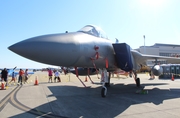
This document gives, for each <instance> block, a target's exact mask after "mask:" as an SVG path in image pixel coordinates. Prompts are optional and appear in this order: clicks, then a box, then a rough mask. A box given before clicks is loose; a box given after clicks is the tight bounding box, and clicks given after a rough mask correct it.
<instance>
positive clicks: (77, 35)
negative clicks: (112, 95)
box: [9, 25, 180, 97]
mask: <svg viewBox="0 0 180 118" xmlns="http://www.w3.org/2000/svg"><path fill="white" fill-rule="evenodd" d="M9 49H10V50H11V51H13V52H15V53H17V54H19V55H21V56H23V57H25V58H28V59H30V60H34V61H37V62H41V63H45V64H51V65H57V66H64V67H75V70H76V71H75V72H76V75H77V77H78V73H81V72H79V71H81V70H83V69H78V68H91V70H96V71H97V70H99V69H101V70H105V72H109V78H108V80H107V81H105V83H104V84H103V88H102V91H101V95H102V97H105V96H106V92H107V88H106V86H108V85H109V83H110V72H113V71H115V70H117V69H121V70H124V71H127V72H132V73H133V74H134V75H135V76H134V78H135V82H136V85H137V86H138V87H139V86H140V79H139V78H138V77H137V76H136V75H137V74H136V70H137V69H139V68H140V65H144V64H146V61H147V59H154V60H155V61H156V62H157V60H158V59H166V60H167V62H169V63H180V59H179V58H173V57H162V56H155V55H144V54H141V53H139V52H137V51H136V50H132V49H131V48H130V46H129V45H128V44H126V43H114V44H113V43H112V42H111V41H110V40H109V39H108V37H107V35H106V34H105V33H104V31H103V30H101V28H99V27H96V26H94V25H87V26H85V27H83V28H82V29H80V30H79V31H77V32H69V33H68V32H66V33H60V34H49V35H42V36H37V37H33V38H30V39H26V40H23V41H21V42H18V43H16V44H14V45H12V46H10V47H9ZM77 67H78V68H77ZM92 68H94V69H92ZM87 70H88V69H87ZM83 71H84V70H83ZM88 71H89V70H88ZM152 72H153V74H154V75H156V76H159V75H160V74H161V73H162V67H161V66H160V65H158V64H157V63H156V64H155V65H154V66H153V67H152ZM92 73H93V74H94V72H92ZM87 74H91V73H90V72H88V73H87ZM81 82H82V81H81Z"/></svg>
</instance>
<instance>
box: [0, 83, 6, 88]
mask: <svg viewBox="0 0 180 118" xmlns="http://www.w3.org/2000/svg"><path fill="white" fill-rule="evenodd" d="M0 90H5V88H4V83H3V82H2V83H1V89H0Z"/></svg>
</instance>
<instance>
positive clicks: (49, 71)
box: [48, 69, 53, 83]
mask: <svg viewBox="0 0 180 118" xmlns="http://www.w3.org/2000/svg"><path fill="white" fill-rule="evenodd" d="M48 76H49V81H48V82H50V81H51V83H52V76H53V72H52V70H51V69H48Z"/></svg>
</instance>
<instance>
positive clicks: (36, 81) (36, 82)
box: [34, 77, 38, 85]
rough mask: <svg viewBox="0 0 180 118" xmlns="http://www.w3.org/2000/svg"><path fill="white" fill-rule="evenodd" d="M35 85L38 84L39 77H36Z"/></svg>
mask: <svg viewBox="0 0 180 118" xmlns="http://www.w3.org/2000/svg"><path fill="white" fill-rule="evenodd" d="M34 85H38V80H37V77H36V79H35V83H34Z"/></svg>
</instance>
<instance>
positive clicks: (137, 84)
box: [136, 78, 140, 87]
mask: <svg viewBox="0 0 180 118" xmlns="http://www.w3.org/2000/svg"><path fill="white" fill-rule="evenodd" d="M136 86H137V87H140V79H139V78H137V79H136Z"/></svg>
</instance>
